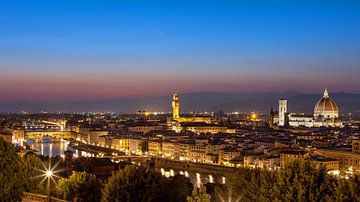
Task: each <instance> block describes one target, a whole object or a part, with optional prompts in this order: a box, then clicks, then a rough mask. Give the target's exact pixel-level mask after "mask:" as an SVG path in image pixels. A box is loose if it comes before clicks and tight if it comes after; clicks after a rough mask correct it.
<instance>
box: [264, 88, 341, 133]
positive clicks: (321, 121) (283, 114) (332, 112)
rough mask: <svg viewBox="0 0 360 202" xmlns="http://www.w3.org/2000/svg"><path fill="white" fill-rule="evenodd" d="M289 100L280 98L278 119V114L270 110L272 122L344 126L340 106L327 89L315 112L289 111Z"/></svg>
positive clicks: (308, 125)
mask: <svg viewBox="0 0 360 202" xmlns="http://www.w3.org/2000/svg"><path fill="white" fill-rule="evenodd" d="M287 104H288V102H287V100H285V99H281V100H279V112H278V117H279V118H278V120H276V119H275V117H276V114H275V113H274V112H270V120H271V121H272V124H270V125H277V126H280V127H285V126H291V127H343V123H342V121H341V120H340V119H339V108H338V106H337V105H336V103H335V102H334V101H333V100H332V99H331V98H330V96H329V92H328V90H327V89H325V91H324V94H323V97H322V98H321V99H320V100H319V101H318V102H317V103H316V104H315V107H314V114H313V115H306V114H304V113H300V114H299V113H289V112H288V110H287V109H288V107H287Z"/></svg>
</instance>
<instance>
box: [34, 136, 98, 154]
mask: <svg viewBox="0 0 360 202" xmlns="http://www.w3.org/2000/svg"><path fill="white" fill-rule="evenodd" d="M29 145H30V148H31V149H34V150H36V151H38V154H39V155H43V156H49V157H55V156H61V157H62V158H64V157H65V151H66V150H70V151H72V152H74V157H75V158H76V157H92V156H94V155H93V154H91V153H88V152H85V151H81V150H78V149H74V148H72V147H71V146H70V142H69V141H66V140H61V141H53V142H35V143H30V144H29Z"/></svg>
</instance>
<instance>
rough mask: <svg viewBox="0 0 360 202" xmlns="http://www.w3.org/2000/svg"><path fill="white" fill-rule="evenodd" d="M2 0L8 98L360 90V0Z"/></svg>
mask: <svg viewBox="0 0 360 202" xmlns="http://www.w3.org/2000/svg"><path fill="white" fill-rule="evenodd" d="M157 2H158V3H149V2H145V1H122V2H116V1H91V2H89V1H61V2H53V1H36V2H35V1H16V2H14V1H2V2H1V3H0V23H1V24H2V31H1V32H0V71H1V75H0V102H1V103H4V102H54V101H56V102H58V101H59V102H67V101H86V100H101V99H109V98H134V97H151V96H167V95H169V94H171V93H172V92H175V91H177V92H180V93H192V92H225V93H254V92H255V93H257V92H259V93H261V92H287V91H297V92H301V93H321V91H322V90H323V89H324V88H329V89H330V90H331V92H339V91H345V92H356V93H358V92H359V91H360V89H359V87H358V86H360V81H359V79H358V77H359V75H360V70H359V65H360V60H359V58H358V57H357V56H358V55H359V53H360V48H359V47H360V46H359V45H360V39H359V37H358V36H359V35H360V20H359V19H360V14H359V13H358V12H357V11H358V9H359V8H360V4H359V3H356V2H352V1H347V2H341V1H332V2H327V3H324V2H321V1H317V2H310V1H303V2H291V3H290V2H283V1H271V2H266V3H264V2H261V1H252V2H246V1H241V2H235V1H225V2H224V1H221V2H220V1H210V2H207V3H204V2H201V1H199V2H187V3H183V2H180V1H172V2H165V1H157Z"/></svg>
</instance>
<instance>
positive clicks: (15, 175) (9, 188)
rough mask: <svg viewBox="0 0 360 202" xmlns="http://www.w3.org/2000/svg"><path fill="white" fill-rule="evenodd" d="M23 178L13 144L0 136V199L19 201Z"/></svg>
mask: <svg viewBox="0 0 360 202" xmlns="http://www.w3.org/2000/svg"><path fill="white" fill-rule="evenodd" d="M22 191H23V178H22V173H21V163H20V157H18V155H17V154H16V152H15V150H14V146H13V145H12V144H11V143H7V142H5V141H4V140H3V139H2V138H0V199H1V201H21V197H22Z"/></svg>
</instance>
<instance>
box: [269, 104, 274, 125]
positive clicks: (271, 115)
mask: <svg viewBox="0 0 360 202" xmlns="http://www.w3.org/2000/svg"><path fill="white" fill-rule="evenodd" d="M269 126H270V128H272V127H274V110H273V108H272V107H271V109H270V115H269Z"/></svg>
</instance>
